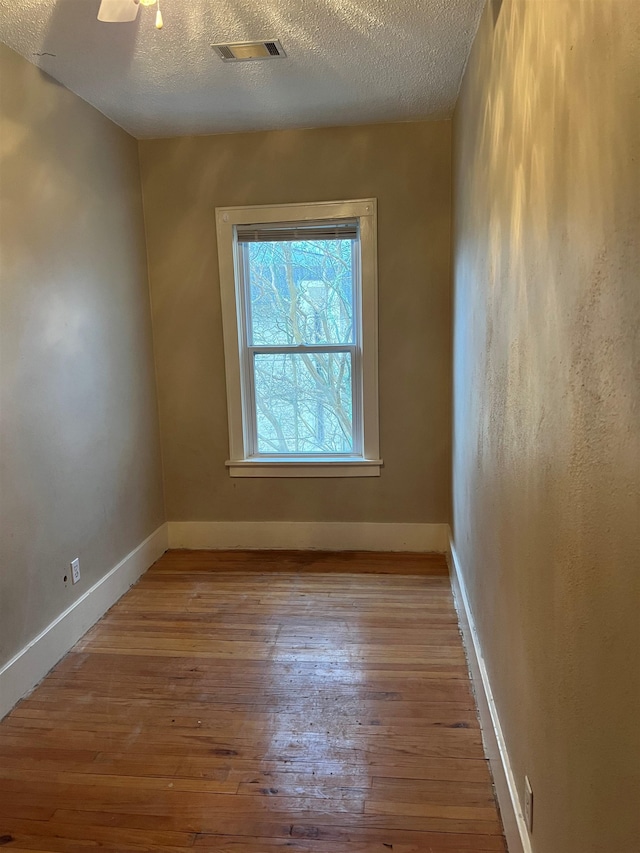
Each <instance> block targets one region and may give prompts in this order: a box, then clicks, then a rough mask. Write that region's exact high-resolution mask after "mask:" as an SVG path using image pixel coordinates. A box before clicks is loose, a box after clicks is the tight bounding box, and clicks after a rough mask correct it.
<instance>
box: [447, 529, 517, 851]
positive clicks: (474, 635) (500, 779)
mask: <svg viewBox="0 0 640 853" xmlns="http://www.w3.org/2000/svg"><path fill="white" fill-rule="evenodd" d="M447 556H448V557H449V563H450V569H451V588H452V590H453V597H454V601H455V605H456V610H457V612H458V620H459V623H460V629H461V631H462V636H463V638H464V645H465V648H466V652H467V660H468V662H469V669H470V672H471V680H472V682H473V686H474V690H475V695H476V702H477V705H478V713H479V715H480V723H481V726H482V740H483V742H484V749H485V753H486V755H487V758H488V759H489V763H490V765H491V772H492V773H493V782H494V785H495V788H496V796H497V798H498V805H499V806H500V816H501V818H502V823H503V826H504V834H505V837H506V840H507V848H508V850H509V853H532V849H531V841H530V839H529V833H528V831H527V825H526V823H525V819H524V815H523V813H522V807H521V805H520V798H519V796H518V790H517V787H516V783H515V778H514V776H513V772H512V770H511V761H510V759H509V753H508V752H507V745H506V743H505V739H504V735H503V733H502V726H501V725H500V719H499V717H498V711H497V708H496V704H495V701H494V699H493V693H492V692H491V684H490V683H489V675H488V673H487V668H486V666H485V662H484V656H483V654H482V647H481V645H480V639H479V637H478V631H477V629H476V623H475V620H474V618H473V611H472V610H471V605H470V604H469V597H468V595H467V589H466V586H465V583H464V577H463V575H462V571H461V569H460V562H459V560H458V555H457V553H456V549H455V546H454V544H453V541H452V540H451V539H450V540H449V549H448V555H447Z"/></svg>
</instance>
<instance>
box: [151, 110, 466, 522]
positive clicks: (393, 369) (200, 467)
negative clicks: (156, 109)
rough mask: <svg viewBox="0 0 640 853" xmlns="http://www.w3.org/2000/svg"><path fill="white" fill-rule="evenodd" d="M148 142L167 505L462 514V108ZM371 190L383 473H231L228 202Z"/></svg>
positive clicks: (325, 514) (254, 511)
mask: <svg viewBox="0 0 640 853" xmlns="http://www.w3.org/2000/svg"><path fill="white" fill-rule="evenodd" d="M140 155H141V168H142V176H143V191H144V204H145V219H146V226H147V242H148V250H149V270H150V277H151V292H152V305H153V322H154V337H155V345H156V364H157V375H158V392H159V405H160V418H161V432H162V443H163V458H164V471H165V493H166V502H167V514H168V517H169V519H171V520H182V521H200V520H212V521H218V520H221V521H222V520H238V521H240V520H243V521H251V520H285V521H302V520H314V521H370V522H376V521H380V522H383V521H387V522H392V521H401V522H446V521H448V520H449V509H450V493H449V483H450V440H451V428H450V382H451V369H450V364H451V355H450V273H449V270H450V239H449V238H450V194H451V183H450V176H451V173H450V156H451V135H450V123H449V122H421V123H415V124H396V125H379V126H368V127H343V128H324V129H319V130H301V131H281V132H269V133H249V134H233V135H226V136H224V135H219V136H209V137H191V138H182V139H167V140H153V141H142V142H141V143H140ZM368 197H376V198H377V199H378V257H379V340H380V358H379V368H380V436H381V438H380V448H381V455H382V457H383V459H384V462H385V467H384V469H383V471H382V475H381V477H379V478H371V479H313V480H307V479H297V480H296V479H282V480H273V479H251V480H249V479H246V480H238V479H232V478H230V477H229V475H228V473H227V470H226V468H225V460H227V459H228V458H229V448H228V444H229V437H228V429H227V408H226V392H225V370H224V356H223V343H222V321H221V310H220V293H219V281H218V255H217V248H216V228H215V216H214V214H215V208H216V207H224V206H230V205H243V204H271V203H274V204H275V203H284V202H311V201H331V200H338V199H350V198H368Z"/></svg>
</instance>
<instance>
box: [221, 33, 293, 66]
mask: <svg viewBox="0 0 640 853" xmlns="http://www.w3.org/2000/svg"><path fill="white" fill-rule="evenodd" d="M211 47H212V48H213V49H214V50H215V52H216V53H217V54H218V56H219V57H220V58H221V59H224V61H225V62H250V61H251V60H254V59H273V58H274V57H276V56H286V55H287V54H286V53H285V52H284V48H283V47H282V45H281V44H280V42H279V41H278V40H277V39H272V40H270V41H245V42H237V43H236V44H212V45H211Z"/></svg>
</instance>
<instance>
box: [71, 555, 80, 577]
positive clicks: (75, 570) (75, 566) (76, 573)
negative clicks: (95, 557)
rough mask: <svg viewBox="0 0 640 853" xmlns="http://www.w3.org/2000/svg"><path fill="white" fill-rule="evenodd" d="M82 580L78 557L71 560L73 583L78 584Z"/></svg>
mask: <svg viewBox="0 0 640 853" xmlns="http://www.w3.org/2000/svg"><path fill="white" fill-rule="evenodd" d="M79 580H80V560H79V559H78V558H77V557H76V558H75V560H71V582H72V583H78V581H79Z"/></svg>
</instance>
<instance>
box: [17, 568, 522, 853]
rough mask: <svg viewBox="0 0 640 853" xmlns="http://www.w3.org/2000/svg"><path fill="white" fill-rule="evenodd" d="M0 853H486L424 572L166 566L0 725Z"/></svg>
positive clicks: (456, 641) (452, 672) (449, 638)
mask: <svg viewBox="0 0 640 853" xmlns="http://www.w3.org/2000/svg"><path fill="white" fill-rule="evenodd" d="M371 572H375V573H371ZM0 848H2V849H5V848H6V849H7V850H12V851H26V850H29V851H32V853H33V851H41V853H43V851H51V853H53V851H57V853H80V851H96V850H99V851H100V853H133V851H136V853H140V851H167V853H168V851H173V853H180V851H184V850H185V848H187V849H188V848H191V849H193V850H194V851H200V853H206V851H216V853H285V851H288V853H303V851H304V853H389V851H392V853H412V852H413V851H416V853H418V851H423V852H424V853H426V851H429V853H472V851H474V853H477V851H505V850H506V847H505V842H504V839H503V836H502V832H501V825H500V820H499V816H498V814H497V810H496V805H495V801H494V796H493V791H492V786H491V780H490V776H489V771H488V766H487V761H486V760H485V758H484V756H483V750H482V741H481V738H480V730H479V727H478V720H477V717H476V713H475V710H474V703H473V697H472V694H471V689H470V684H469V680H468V676H467V668H466V664H465V658H464V653H463V649H462V644H461V641H460V636H459V634H458V627H457V622H456V615H455V611H454V608H453V603H452V598H451V591H450V587H449V580H448V578H447V577H446V566H445V564H444V560H443V559H442V558H434V557H430V556H423V557H421V556H419V555H415V554H413V555H402V554H370V553H368V554H367V553H361V554H333V555H332V554H318V553H313V554H310V553H296V552H287V553H281V552H250V553H238V552H218V553H214V552H181V551H173V552H168V553H167V554H165V555H164V557H162V559H161V560H160V561H159V562H158V563H156V565H155V566H153V568H152V569H151V570H150V571H149V572H148V573H147V574H146V575H145V576H144V577H143V578H142V580H141V581H140V583H139V584H138V585H137V586H135V587H134V588H133V589H131V590H130V591H129V593H127V595H125V596H124V597H123V598H122V599H121V600H120V601H119V602H118V604H116V605H115V607H113V608H112V609H111V610H110V611H109V613H108V614H107V615H106V616H105V617H104V618H103V619H102V620H101V621H100V622H99V623H98V624H97V625H96V626H95V627H94V628H93V629H92V630H91V631H89V633H88V634H87V635H86V636H85V637H84V638H83V639H82V640H81V642H80V643H78V644H77V646H75V647H74V649H73V650H72V651H71V652H70V653H69V654H68V655H67V656H66V657H65V658H64V659H63V660H62V661H61V662H60V664H59V665H58V666H57V667H56V668H55V670H53V672H51V673H50V674H49V676H47V678H46V679H45V680H44V681H43V682H42V684H41V685H40V686H39V687H38V688H37V689H36V690H35V691H34V692H33V693H32V694H31V696H30V697H28V698H27V699H25V700H23V701H22V702H21V703H20V704H19V705H18V706H17V707H16V708H15V709H14V710H13V712H12V713H11V714H10V715H9V716H8V717H6V718H5V720H4V721H3V722H2V723H1V724H0Z"/></svg>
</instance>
